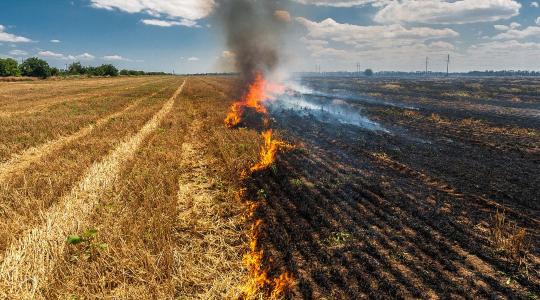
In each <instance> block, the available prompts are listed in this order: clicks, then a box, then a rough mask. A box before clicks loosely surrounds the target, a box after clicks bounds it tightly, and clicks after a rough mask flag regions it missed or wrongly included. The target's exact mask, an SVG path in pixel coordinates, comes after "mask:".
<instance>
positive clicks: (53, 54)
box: [38, 51, 95, 60]
mask: <svg viewBox="0 0 540 300" xmlns="http://www.w3.org/2000/svg"><path fill="white" fill-rule="evenodd" d="M38 56H41V57H47V58H52V59H61V60H93V59H94V58H95V56H93V55H92V54H90V53H83V54H79V55H65V54H62V53H57V52H53V51H39V52H38Z"/></svg>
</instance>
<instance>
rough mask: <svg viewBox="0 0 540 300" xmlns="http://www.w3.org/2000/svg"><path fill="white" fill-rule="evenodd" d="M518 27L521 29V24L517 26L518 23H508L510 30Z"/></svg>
mask: <svg viewBox="0 0 540 300" xmlns="http://www.w3.org/2000/svg"><path fill="white" fill-rule="evenodd" d="M519 27H521V24H519V23H518V22H512V23H510V28H512V29H516V28H519Z"/></svg>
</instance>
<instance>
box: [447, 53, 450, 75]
mask: <svg viewBox="0 0 540 300" xmlns="http://www.w3.org/2000/svg"><path fill="white" fill-rule="evenodd" d="M449 75H450V54H448V59H446V77H448V76H449Z"/></svg>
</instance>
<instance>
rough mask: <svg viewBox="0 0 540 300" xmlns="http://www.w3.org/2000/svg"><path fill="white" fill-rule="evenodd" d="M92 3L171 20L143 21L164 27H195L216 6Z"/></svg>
mask: <svg viewBox="0 0 540 300" xmlns="http://www.w3.org/2000/svg"><path fill="white" fill-rule="evenodd" d="M91 3H92V6H93V7H95V8H101V9H107V10H115V9H117V10H120V11H123V12H127V13H144V14H147V15H150V16H152V17H154V18H162V17H164V18H167V19H169V20H147V21H149V23H146V22H144V20H143V22H144V23H145V24H148V25H155V26H164V27H170V26H180V25H181V26H189V27H193V26H194V25H195V23H196V21H197V20H200V19H202V18H205V17H207V16H208V15H209V14H210V13H211V12H212V10H213V8H214V5H215V3H214V0H91ZM171 20H173V21H171ZM157 21H162V22H157ZM167 22H173V23H174V22H177V23H174V24H173V23H169V24H168V23H167ZM164 24H165V25H164ZM167 24H168V25H167ZM186 24H187V25H186Z"/></svg>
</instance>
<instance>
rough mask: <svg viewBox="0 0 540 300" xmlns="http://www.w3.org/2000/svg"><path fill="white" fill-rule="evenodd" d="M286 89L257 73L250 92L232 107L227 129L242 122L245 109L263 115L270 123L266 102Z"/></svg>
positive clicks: (227, 120) (226, 119)
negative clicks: (250, 109)
mask: <svg viewBox="0 0 540 300" xmlns="http://www.w3.org/2000/svg"><path fill="white" fill-rule="evenodd" d="M284 92H285V88H284V87H283V86H282V85H280V84H277V83H272V82H267V81H266V80H265V79H264V77H263V75H262V74H261V73H257V75H256V76H255V80H254V81H253V82H252V83H251V84H250V86H249V88H248V91H247V93H246V95H245V96H244V98H243V99H242V100H241V101H238V102H235V103H233V104H232V105H231V108H230V112H229V113H228V114H227V117H226V118H225V125H227V127H229V128H231V127H235V126H237V125H238V124H240V122H241V121H242V117H243V115H244V109H245V108H252V109H254V110H255V111H256V112H258V113H261V114H262V115H263V116H264V118H265V124H267V123H268V121H267V120H268V110H267V109H266V107H265V106H264V102H265V101H267V100H271V99H273V98H274V97H275V96H276V95H278V94H283V93H284Z"/></svg>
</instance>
